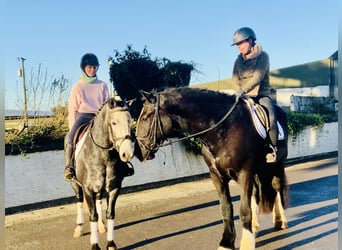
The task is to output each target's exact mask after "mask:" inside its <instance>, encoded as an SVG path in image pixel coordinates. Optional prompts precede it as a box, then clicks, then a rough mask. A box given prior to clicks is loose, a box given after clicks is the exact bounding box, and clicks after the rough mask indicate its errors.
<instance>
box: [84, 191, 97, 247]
mask: <svg viewBox="0 0 342 250" xmlns="http://www.w3.org/2000/svg"><path fill="white" fill-rule="evenodd" d="M84 195H85V200H86V202H87V205H88V209H89V221H90V244H91V249H92V250H100V247H99V235H98V232H97V221H98V214H97V211H96V194H95V193H94V192H93V191H91V190H89V189H85V190H84Z"/></svg>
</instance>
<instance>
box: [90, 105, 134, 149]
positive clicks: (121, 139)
mask: <svg viewBox="0 0 342 250" xmlns="http://www.w3.org/2000/svg"><path fill="white" fill-rule="evenodd" d="M111 112H128V109H127V107H115V108H114V110H113V111H111ZM110 122H111V121H109V123H110ZM93 125H94V119H93V120H92V121H91V124H90V126H89V136H90V139H91V141H92V142H93V143H94V144H95V145H96V146H97V147H99V148H101V149H103V150H111V149H115V150H116V151H118V152H119V150H120V147H121V145H122V143H123V142H124V141H125V140H131V141H133V137H132V136H131V135H130V134H127V135H124V136H122V137H115V136H114V133H113V131H112V129H110V130H109V131H110V133H111V138H113V140H112V141H111V143H110V144H109V145H108V146H102V145H100V144H99V143H97V142H96V141H95V139H94V136H93V133H92V129H93ZM109 126H110V124H109ZM119 142H120V143H119Z"/></svg>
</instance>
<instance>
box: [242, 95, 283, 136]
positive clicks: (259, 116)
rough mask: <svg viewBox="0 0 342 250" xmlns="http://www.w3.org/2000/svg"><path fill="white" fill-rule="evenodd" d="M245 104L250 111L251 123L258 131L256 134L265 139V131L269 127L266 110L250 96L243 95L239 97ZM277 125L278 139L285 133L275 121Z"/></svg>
mask: <svg viewBox="0 0 342 250" xmlns="http://www.w3.org/2000/svg"><path fill="white" fill-rule="evenodd" d="M241 99H242V100H243V101H244V102H245V103H246V105H247V107H248V110H249V112H250V113H251V116H252V120H253V125H254V127H255V130H256V131H257V132H258V134H259V135H260V136H261V137H262V138H263V139H266V137H267V131H269V129H270V126H269V124H270V121H269V117H268V114H267V110H266V109H265V108H264V107H263V106H261V105H260V104H258V103H257V102H255V100H254V99H253V98H252V97H247V96H244V98H241ZM277 127H278V140H284V139H285V134H284V129H283V127H282V126H281V124H280V123H279V121H277Z"/></svg>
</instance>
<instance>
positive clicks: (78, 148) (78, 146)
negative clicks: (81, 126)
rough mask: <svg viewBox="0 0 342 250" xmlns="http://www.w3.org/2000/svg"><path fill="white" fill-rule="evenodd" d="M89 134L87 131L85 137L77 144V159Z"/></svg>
mask: <svg viewBox="0 0 342 250" xmlns="http://www.w3.org/2000/svg"><path fill="white" fill-rule="evenodd" d="M88 134H89V130H87V131H86V132H85V133H84V135H83V136H82V137H81V139H80V140H79V141H78V142H77V143H76V149H75V159H76V158H77V156H78V154H79V153H80V150H81V148H82V146H83V144H84V140H85V138H86V137H87V135H88Z"/></svg>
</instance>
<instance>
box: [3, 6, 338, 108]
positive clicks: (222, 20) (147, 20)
mask: <svg viewBox="0 0 342 250" xmlns="http://www.w3.org/2000/svg"><path fill="white" fill-rule="evenodd" d="M2 13H3V15H4V18H3V20H4V26H5V27H4V28H5V36H4V37H5V40H4V41H2V42H3V45H4V48H3V53H4V58H5V70H4V74H5V109H18V108H20V103H22V100H23V92H24V91H23V87H22V78H20V77H18V74H17V72H18V69H20V68H21V62H20V61H19V60H18V58H20V57H23V58H25V59H26V60H25V61H24V63H25V73H26V82H27V81H28V80H29V79H30V75H31V72H34V73H36V72H37V70H38V68H39V65H40V67H41V69H42V71H44V72H45V71H46V72H47V74H48V78H49V79H53V78H59V77H60V76H61V75H63V76H64V77H66V78H67V79H69V80H70V82H71V84H73V83H74V82H76V81H77V80H78V78H79V76H80V73H81V70H80V67H79V63H80V59H81V57H82V56H83V55H84V54H85V53H87V52H92V53H95V54H96V55H97V56H98V58H99V61H100V68H99V71H98V77H99V78H100V79H101V80H104V81H106V82H107V83H109V74H108V71H109V67H108V63H107V60H108V57H110V56H113V55H114V51H115V50H117V51H119V52H122V51H124V50H125V49H126V48H127V45H132V48H133V49H134V50H136V51H139V52H141V51H142V50H143V49H144V47H145V46H146V48H147V50H148V51H149V52H150V54H151V57H152V59H154V58H156V57H158V58H164V57H165V58H168V59H170V60H171V61H183V62H193V63H195V65H196V68H197V70H198V71H199V72H200V73H194V74H193V75H192V78H191V83H190V84H197V83H205V82H210V81H216V80H222V79H226V78H230V77H231V74H232V69H233V64H234V60H235V59H236V57H237V55H238V51H237V49H236V47H234V46H230V45H231V43H232V37H233V34H234V32H235V31H236V30H237V29H238V28H240V27H244V26H248V27H251V28H252V29H253V30H254V31H255V33H256V36H257V41H256V42H257V43H259V44H260V45H261V46H262V48H263V49H264V50H265V51H266V52H267V53H268V54H269V56H270V64H271V70H272V69H279V68H284V67H289V66H293V65H297V64H303V63H307V62H311V61H317V60H321V59H325V58H328V57H329V56H330V55H332V54H333V53H334V52H335V51H336V50H337V49H338V1H337V0H326V1H312V0H300V1H298V0H287V1H266V0H265V1H252V0H244V1H239V0H211V1H206V0H202V1H200V0H173V1H163V0H125V1H118V0H100V1H90V0H72V1H70V0H59V1H52V0H51V1H47V0H36V1H29V0H6V1H5V9H4V11H2ZM30 98H32V97H30ZM29 102H30V100H29ZM31 102H32V100H31Z"/></svg>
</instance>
